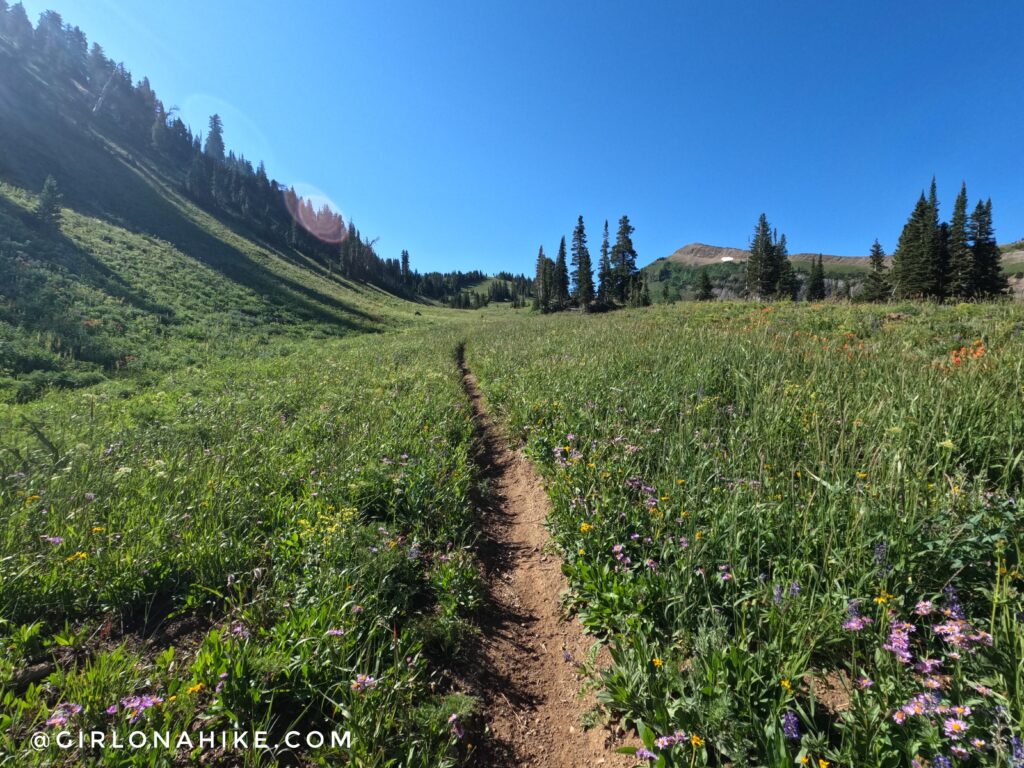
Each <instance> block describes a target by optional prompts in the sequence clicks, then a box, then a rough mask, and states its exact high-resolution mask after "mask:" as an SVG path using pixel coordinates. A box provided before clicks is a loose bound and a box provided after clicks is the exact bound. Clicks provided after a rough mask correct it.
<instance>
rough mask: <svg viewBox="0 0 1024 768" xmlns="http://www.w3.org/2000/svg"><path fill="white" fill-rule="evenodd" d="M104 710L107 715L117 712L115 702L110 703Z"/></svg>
mask: <svg viewBox="0 0 1024 768" xmlns="http://www.w3.org/2000/svg"><path fill="white" fill-rule="evenodd" d="M106 711H107V714H108V715H116V714H117V704H111V705H110V706H109V707H107V710H106Z"/></svg>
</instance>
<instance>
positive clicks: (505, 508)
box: [458, 348, 636, 768]
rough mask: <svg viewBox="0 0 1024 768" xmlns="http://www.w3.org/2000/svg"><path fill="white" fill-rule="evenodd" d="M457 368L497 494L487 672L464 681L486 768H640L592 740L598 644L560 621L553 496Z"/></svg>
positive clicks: (489, 521)
mask: <svg viewBox="0 0 1024 768" xmlns="http://www.w3.org/2000/svg"><path fill="white" fill-rule="evenodd" d="M458 363H459V367H460V369H461V371H462V376H463V387H464V388H465V390H466V395H467V397H468V398H469V400H470V403H471V404H472V407H473V417H474V420H475V422H476V426H477V436H478V443H479V452H478V456H477V461H478V463H479V467H480V470H481V473H482V475H483V476H484V478H485V479H486V480H487V481H488V484H489V489H488V492H487V495H486V496H485V497H484V498H483V499H481V500H480V501H481V507H482V524H483V537H482V542H481V547H480V553H479V554H480V558H481V561H482V563H483V568H484V575H485V578H486V584H487V590H488V592H489V594H488V609H487V611H486V614H485V615H484V616H483V619H482V622H481V624H482V626H481V629H482V632H481V637H480V639H479V641H478V647H477V648H475V649H474V658H476V659H478V660H479V663H478V664H475V665H474V668H473V669H471V670H465V671H464V674H465V675H466V677H467V678H468V679H467V680H466V682H467V683H468V684H469V686H470V687H471V688H472V689H473V691H474V692H475V693H476V695H477V696H479V697H480V698H481V699H482V701H483V710H484V711H483V714H484V717H485V718H486V721H487V727H488V729H489V730H490V738H488V739H486V740H485V743H484V744H483V745H482V746H481V749H480V752H479V753H478V760H477V763H478V765H481V766H487V768H513V766H514V767H515V768H519V767H520V766H535V767H536V768H570V767H571V768H578V767H580V766H587V767H588V768H589V767H592V766H605V768H618V767H619V766H633V765H636V761H635V760H634V759H633V758H630V757H628V756H626V755H621V754H618V753H616V752H615V748H616V747H617V746H618V743H613V742H614V739H613V737H612V735H611V734H610V733H609V731H608V730H607V729H605V728H602V727H601V726H596V727H594V728H592V729H590V730H589V731H584V730H583V727H582V725H581V718H582V716H583V714H584V713H585V712H587V711H588V710H589V709H591V708H592V706H593V703H594V702H593V697H592V696H587V697H581V696H580V687H581V685H582V682H583V676H582V671H581V670H580V668H579V666H578V665H579V664H580V663H581V662H582V661H584V660H585V658H586V656H587V650H588V649H589V648H590V646H591V645H592V642H593V641H592V640H587V639H585V638H584V636H583V634H582V632H581V631H580V627H579V626H578V625H577V624H576V623H574V622H571V621H566V620H564V619H563V618H562V616H561V611H560V602H559V600H560V595H561V593H562V592H563V591H564V590H565V588H566V582H565V577H564V576H563V575H562V572H561V568H560V561H559V559H558V557H557V556H556V555H554V554H551V553H547V552H545V550H544V547H545V544H546V543H547V541H548V536H547V531H546V530H545V528H544V519H545V517H546V516H547V513H548V510H549V500H548V496H547V494H546V493H545V491H544V487H543V485H542V484H541V479H540V477H539V475H538V474H537V472H536V470H535V469H534V468H533V465H531V464H530V462H529V461H528V460H527V459H526V458H525V457H524V456H523V455H522V454H521V453H519V452H517V451H513V450H511V449H510V448H509V447H508V442H507V439H506V437H505V434H504V433H503V431H502V429H501V428H500V426H499V425H498V424H497V423H496V422H495V421H494V420H493V419H492V418H491V416H490V414H489V413H488V412H487V410H486V408H485V406H484V404H483V401H482V397H481V393H480V389H479V387H478V386H477V382H476V378H475V377H474V376H473V374H472V373H471V372H470V371H469V368H468V367H467V366H466V363H465V360H464V357H463V353H462V350H461V348H460V349H459V351H458Z"/></svg>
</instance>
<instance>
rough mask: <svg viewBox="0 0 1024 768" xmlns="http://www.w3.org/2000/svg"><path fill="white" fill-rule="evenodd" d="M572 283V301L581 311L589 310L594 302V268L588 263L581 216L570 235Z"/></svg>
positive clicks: (588, 254)
mask: <svg viewBox="0 0 1024 768" xmlns="http://www.w3.org/2000/svg"><path fill="white" fill-rule="evenodd" d="M572 282H573V294H572V296H573V299H574V300H575V301H576V303H577V304H578V305H579V306H580V308H581V309H583V310H587V309H589V308H590V305H591V304H592V303H593V301H594V268H593V266H592V265H591V263H590V250H589V249H588V248H587V232H586V230H585V229H584V227H583V216H580V217H579V219H578V220H577V221H576V229H575V230H573V233H572Z"/></svg>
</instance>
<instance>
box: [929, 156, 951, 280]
mask: <svg viewBox="0 0 1024 768" xmlns="http://www.w3.org/2000/svg"><path fill="white" fill-rule="evenodd" d="M928 211H929V219H928V226H929V230H930V234H931V238H932V239H931V247H930V249H929V251H928V253H929V258H928V263H929V265H930V268H931V269H930V272H931V286H930V288H929V294H930V295H932V296H936V297H939V298H941V297H942V296H945V295H946V283H947V281H948V277H949V275H948V273H949V228H948V227H947V226H946V225H945V224H940V223H939V195H938V188H937V186H936V184H935V177H934V176H932V185H931V188H930V190H929V191H928Z"/></svg>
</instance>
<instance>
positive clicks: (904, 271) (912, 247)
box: [892, 192, 938, 299]
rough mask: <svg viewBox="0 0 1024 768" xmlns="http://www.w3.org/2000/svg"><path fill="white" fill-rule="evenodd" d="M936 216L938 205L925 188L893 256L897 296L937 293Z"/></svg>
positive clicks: (909, 296) (910, 296) (919, 295)
mask: <svg viewBox="0 0 1024 768" xmlns="http://www.w3.org/2000/svg"><path fill="white" fill-rule="evenodd" d="M935 216H936V213H935V209H934V207H933V206H932V204H931V203H930V202H929V200H928V199H927V198H926V197H925V196H924V193H923V192H922V193H921V197H920V198H919V199H918V201H917V205H915V206H914V211H913V212H912V213H911V214H910V218H909V219H908V220H907V223H906V224H905V225H904V227H903V231H902V232H901V233H900V239H899V241H898V242H897V243H896V251H895V253H894V254H893V258H892V287H893V293H894V294H895V296H896V297H897V298H901V299H904V298H920V297H924V296H932V295H934V294H935V275H934V271H933V266H934V264H933V262H934V255H935V251H936V241H937V239H938V232H937V227H936V224H935Z"/></svg>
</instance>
